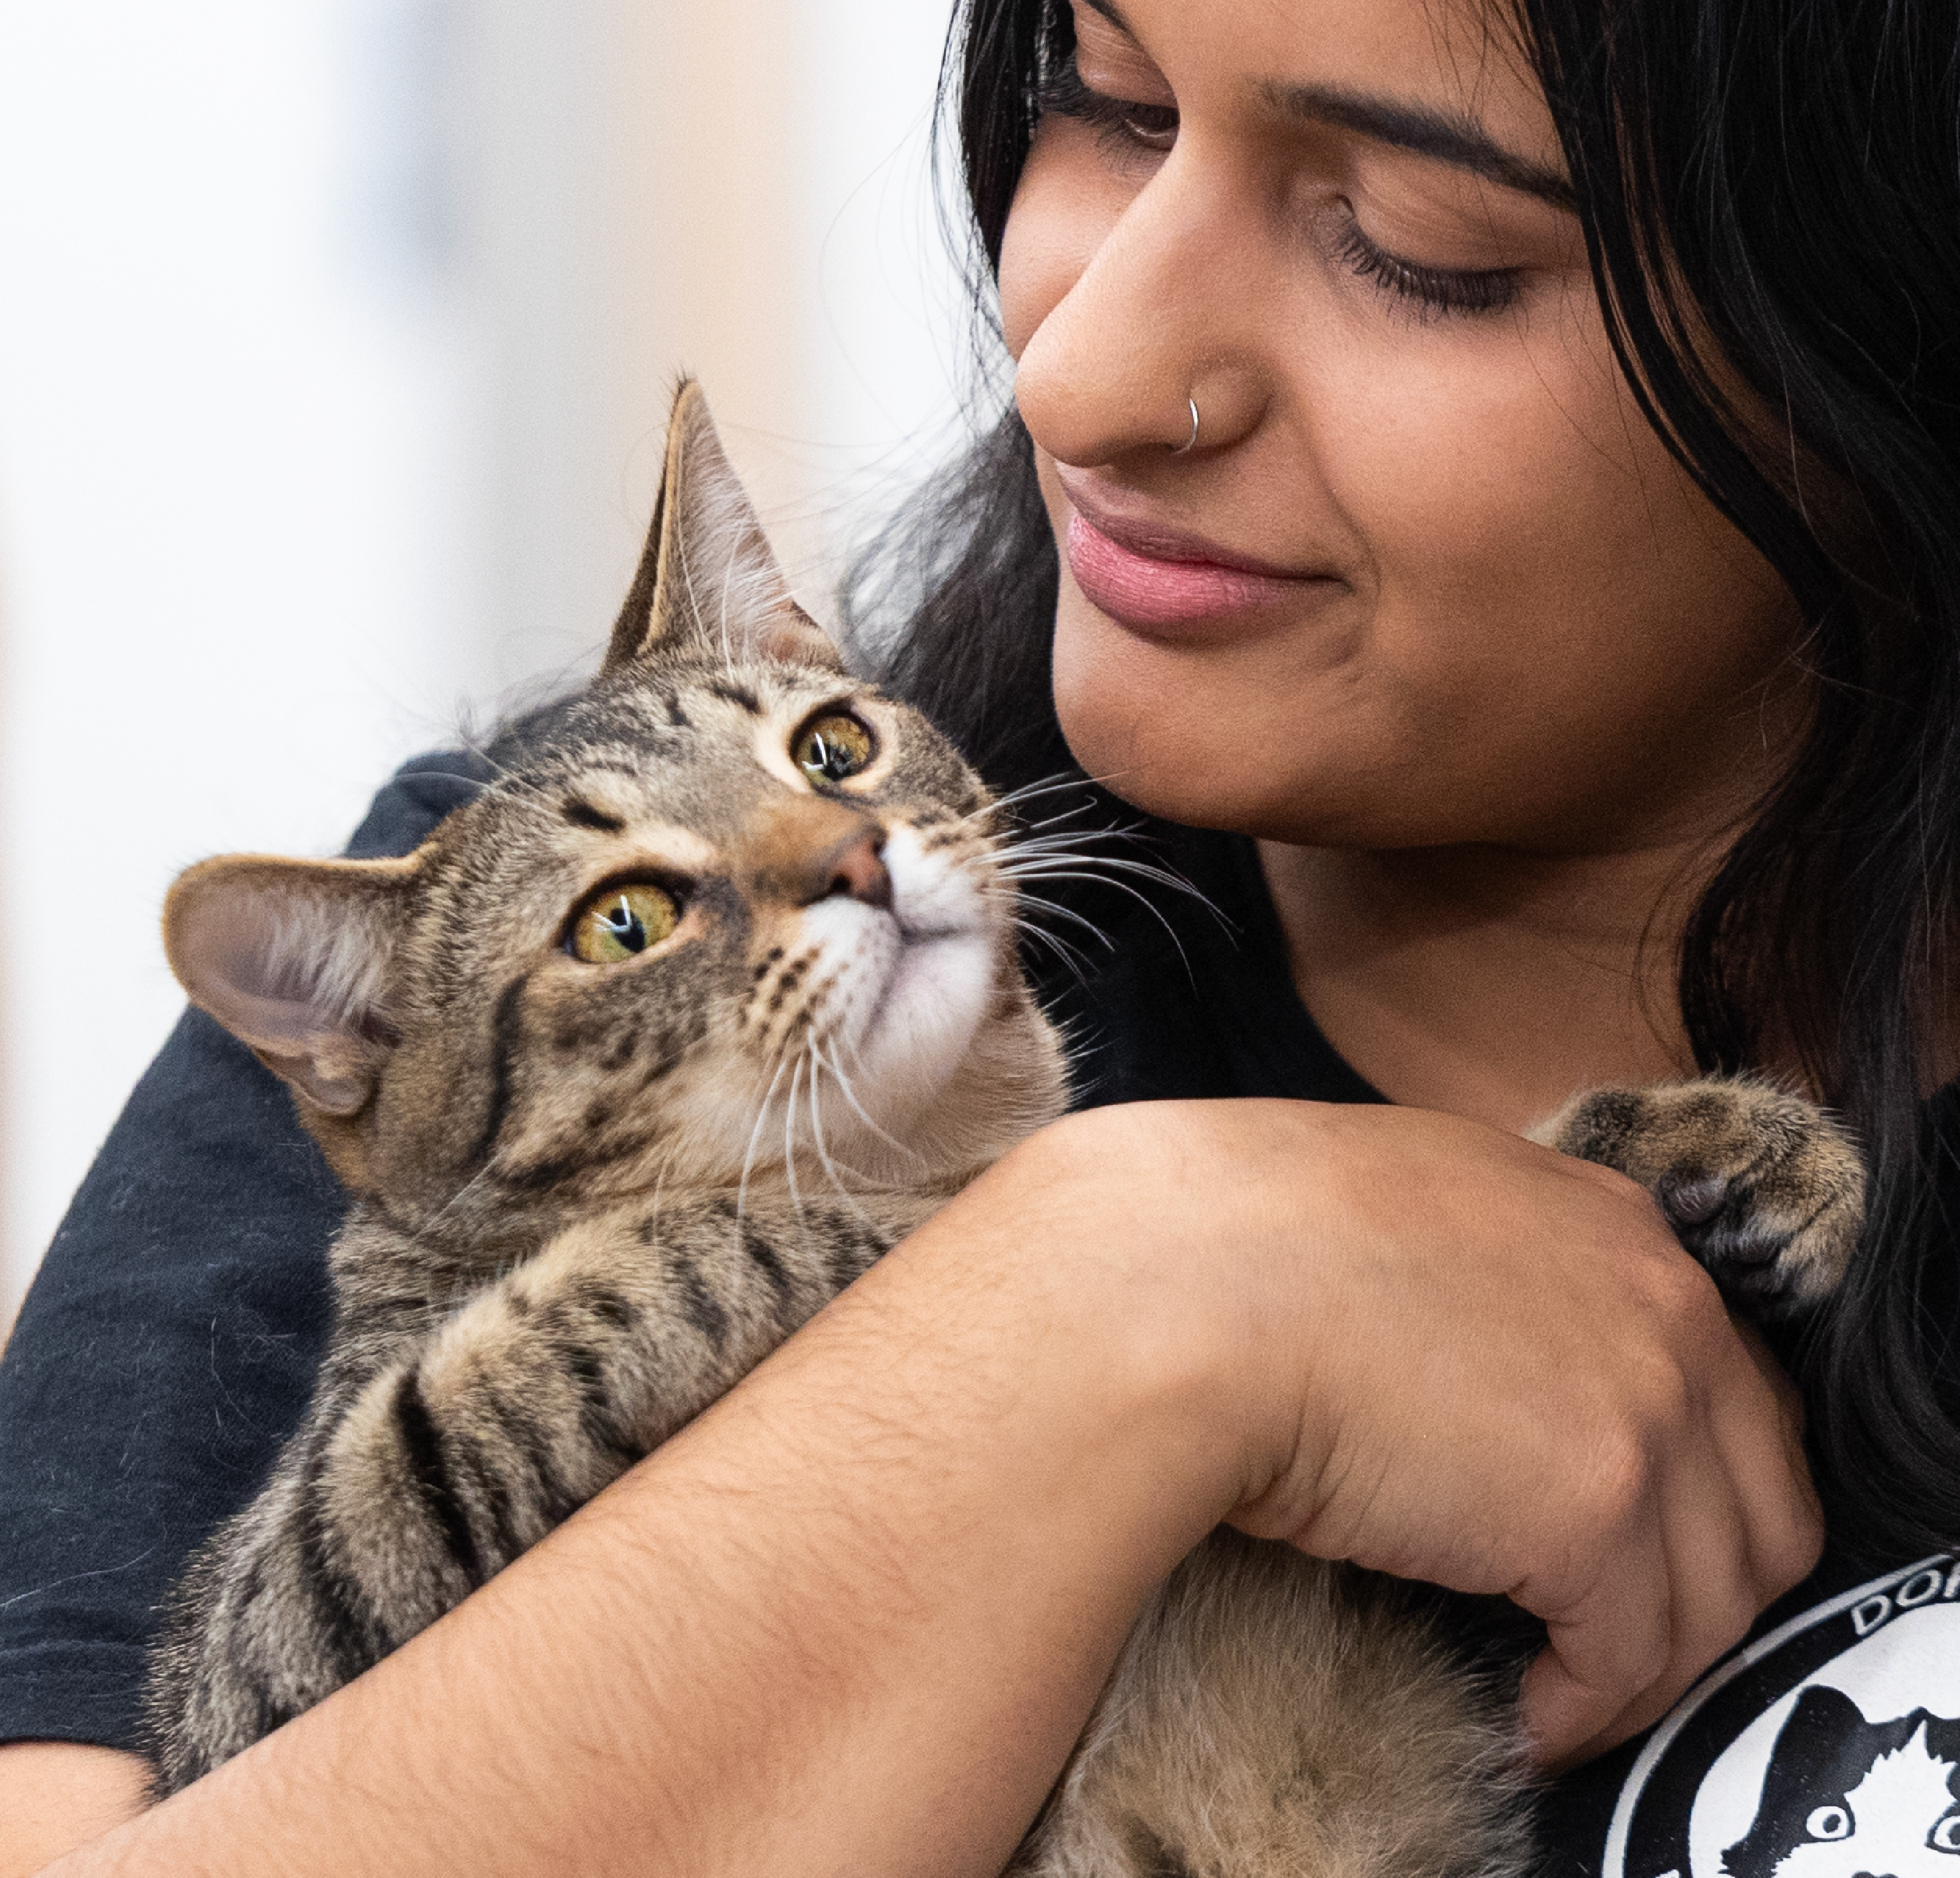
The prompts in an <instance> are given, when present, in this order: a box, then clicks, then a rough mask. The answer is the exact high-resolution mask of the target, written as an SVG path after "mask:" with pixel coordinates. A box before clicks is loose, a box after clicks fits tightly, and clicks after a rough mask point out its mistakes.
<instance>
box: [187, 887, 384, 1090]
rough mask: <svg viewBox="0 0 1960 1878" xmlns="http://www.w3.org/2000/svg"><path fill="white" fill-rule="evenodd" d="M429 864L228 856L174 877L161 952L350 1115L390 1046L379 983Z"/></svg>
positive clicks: (279, 1066)
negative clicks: (416, 887)
mask: <svg viewBox="0 0 1960 1878" xmlns="http://www.w3.org/2000/svg"><path fill="white" fill-rule="evenodd" d="M421 866H422V863H421V859H420V856H418V855H410V856H409V857H408V858H407V859H406V860H378V861H294V860H282V859H279V858H277V857H275V856H269V855H259V854H227V855H220V856H218V858H217V859H216V860H208V861H202V862H200V863H199V864H198V865H197V866H195V867H192V868H189V869H186V871H185V872H183V874H181V875H179V876H178V878H177V882H176V884H175V885H173V887H172V888H170V895H169V897H168V898H167V899H166V901H164V953H165V955H166V956H167V958H169V960H170V969H171V971H173V972H175V973H176V974H177V982H178V983H180V984H181V985H182V986H183V988H184V990H185V991H186V993H187V994H188V995H189V998H190V1001H191V1002H192V1003H193V1004H195V1005H196V1006H198V1008H199V1009H200V1010H202V1011H205V1012H209V1014H210V1015H212V1016H213V1017H215V1018H216V1019H217V1020H218V1022H219V1023H221V1025H224V1028H226V1029H227V1030H228V1031H230V1032H231V1034H232V1035H233V1036H234V1037H236V1038H238V1039H239V1041H240V1042H241V1043H243V1044H247V1046H249V1047H250V1049H251V1050H253V1053H254V1054H256V1056H257V1057H258V1058H259V1061H260V1062H262V1063H264V1064H265V1065H266V1067H267V1068H268V1069H271V1070H272V1072H273V1073H274V1074H275V1076H278V1077H280V1078H281V1079H282V1080H283V1081H285V1082H287V1083H288V1084H290V1085H291V1087H292V1088H293V1089H294V1092H295V1093H296V1094H298V1095H299V1096H300V1097H301V1098H303V1100H304V1102H305V1103H307V1104H310V1106H311V1107H313V1108H315V1109H317V1110H318V1111H320V1112H321V1113H322V1114H326V1115H336V1116H345V1115H352V1114H355V1113H357V1112H358V1111H359V1110H361V1108H363V1107H365V1106H366V1105H367V1103H368V1099H369V1098H370V1097H371V1096H372V1095H373V1094H374V1086H375V1084H376V1082H377V1080H378V1079H379V1078H380V1072H381V1069H382V1066H383V1064H385V1063H386V1062H387V1058H388V1055H389V1053H390V1050H392V1049H393V1047H394V1035H393V1031H392V1030H391V1028H390V1026H389V1024H388V1022H387V1018H386V1016H385V1015H384V1014H383V1009H382V991H383V980H384V978H385V975H386V971H387V963H388V960H389V958H390V955H392V954H393V950H394V948H395V945H396V941H397V939H399V936H400V934H401V932H402V930H403V927H404V926H405V925H406V923H407V920H408V916H409V909H410V907H411V905H412V901H413V898H414V891H415V885H416V882H417V879H418V876H419V875H420V872H421Z"/></svg>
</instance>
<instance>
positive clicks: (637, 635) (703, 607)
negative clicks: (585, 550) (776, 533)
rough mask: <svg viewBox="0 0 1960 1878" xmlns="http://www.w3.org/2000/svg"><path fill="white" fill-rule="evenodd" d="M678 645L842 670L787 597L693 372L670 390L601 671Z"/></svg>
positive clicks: (727, 657) (720, 655)
mask: <svg viewBox="0 0 1960 1878" xmlns="http://www.w3.org/2000/svg"><path fill="white" fill-rule="evenodd" d="M676 650H686V651H689V652H693V653H705V654H706V656H708V657H710V658H711V659H717V660H721V661H725V662H726V663H729V664H731V665H741V664H745V663H751V662H753V661H756V660H759V659H788V660H789V661H791V663H795V664H799V665H819V666H830V667H832V668H834V669H836V670H838V671H842V669H844V661H843V659H842V658H841V657H840V656H839V655H838V650H837V647H836V646H835V644H834V643H832V640H831V638H830V636H829V634H827V633H826V632H825V631H824V630H823V628H822V627H821V626H819V624H817V623H816V621H815V620H813V619H812V618H810V615H809V614H807V613H806V612H804V611H803V609H802V608H801V607H800V606H799V605H797V603H796V602H795V600H794V599H792V598H791V595H790V589H789V584H788V582H787V581H785V580H784V578H783V572H782V569H781V567H780V566H779V565H778V563H777V561H776V557H775V552H774V551H772V549H771V548H770V546H769V543H768V538H767V537H766V536H765V535H764V534H763V532H762V523H761V521H760V520H759V519H758V518H757V516H756V506H755V504H753V502H751V501H750V500H749V494H748V491H746V490H745V489H744V488H743V487H742V484H741V480H740V478H738V477H737V475H736V474H735V469H734V466H733V464H731V463H730V462H729V460H728V453H727V451H726V450H724V449H723V448H722V446H721V437H720V435H719V434H718V433H717V431H716V430H715V428H714V419H713V418H711V417H710V416H709V415H708V400H707V399H706V398H705V396H703V395H702V389H701V387H700V386H698V384H696V383H695V382H694V381H693V380H692V379H687V380H683V382H682V384H681V386H680V389H679V391H678V392H676V393H675V395H674V403H673V415H672V417H671V418H669V419H668V421H667V467H666V469H665V470H664V472H663V474H662V475H661V478H660V497H659V500H657V502H656V503H655V504H654V523H653V526H652V527H651V529H649V530H648V535H647V545H646V548H645V551H644V553H643V554H642V555H641V557H640V567H639V571H638V574H635V576H634V577H633V586H632V591H631V592H630V593H628V595H627V596H626V604H625V606H624V607H622V609H620V613H619V621H618V623H617V624H616V625H615V626H614V627H613V642H612V643H611V645H610V646H609V647H607V649H606V663H605V666H604V668H603V675H606V676H607V677H613V676H618V675H624V674H626V673H629V672H632V671H633V670H634V669H635V668H638V667H641V666H645V665H647V664H648V663H651V662H652V661H654V659H657V658H658V656H660V654H661V653H663V651H664V652H669V653H671V652H673V651H676Z"/></svg>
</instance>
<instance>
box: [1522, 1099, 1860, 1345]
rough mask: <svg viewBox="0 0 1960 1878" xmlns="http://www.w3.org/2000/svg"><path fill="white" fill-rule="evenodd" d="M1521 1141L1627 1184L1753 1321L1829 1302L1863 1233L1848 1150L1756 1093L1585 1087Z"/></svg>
mask: <svg viewBox="0 0 1960 1878" xmlns="http://www.w3.org/2000/svg"><path fill="white" fill-rule="evenodd" d="M1532 1136H1533V1138H1534V1139H1536V1140H1539V1141H1542V1142H1545V1144H1546V1145H1547V1146H1550V1147H1554V1148H1557V1149H1558V1150H1559V1151H1560V1152H1561V1153H1564V1154H1570V1155H1576V1156H1577V1158H1580V1160H1583V1161H1597V1162H1599V1163H1600V1164H1601V1165H1603V1166H1605V1167H1610V1168H1617V1169H1618V1171H1620V1172H1621V1173H1622V1174H1627V1175H1628V1176H1629V1177H1631V1178H1632V1179H1634V1180H1636V1181H1639V1182H1640V1184H1641V1185H1642V1186H1643V1187H1646V1188H1647V1190H1648V1191H1649V1192H1650V1193H1652V1194H1653V1196H1654V1200H1655V1203H1656V1205H1657V1206H1659V1208H1660V1209H1661V1212H1662V1214H1663V1217H1665V1218H1666V1220H1667V1222H1668V1224H1669V1225H1670V1226H1672V1228H1674V1231H1675V1236H1676V1237H1677V1238H1678V1239H1679V1240H1680V1241H1681V1242H1682V1244H1683V1245H1684V1246H1685V1247H1687V1248H1688V1250H1689V1251H1691V1253H1693V1254H1694V1256H1695V1257H1697V1258H1698V1259H1699V1260H1701V1263H1702V1264H1703V1265H1704V1266H1706V1267H1707V1269H1708V1271H1709V1273H1710V1275H1711V1276H1713V1278H1714V1279H1715V1281H1716V1282H1717V1284H1719V1285H1720V1286H1721V1287H1722V1289H1723V1292H1725V1293H1726V1294H1727V1295H1729V1297H1730V1298H1733V1300H1735V1301H1736V1302H1737V1303H1739V1304H1747V1305H1748V1306H1750V1307H1751V1308H1753V1309H1755V1310H1757V1311H1774V1310H1778V1309H1783V1308H1790V1307H1792V1306H1795V1305H1799V1304H1809V1303H1813V1302H1815V1301H1816V1300H1818V1299H1819V1298H1824V1297H1826V1296H1828V1295H1829V1294H1830V1292H1831V1291H1832V1290H1833V1289H1834V1288H1835V1287H1836V1285H1837V1284H1838V1281H1839V1280H1840V1279H1841V1278H1842V1277H1843V1276H1844V1271H1845V1269H1846V1267H1847V1266H1848V1264H1849V1263H1850V1258H1851V1254H1852V1253H1853V1250H1855V1249H1856V1247H1857V1242H1858V1235H1859V1232H1860V1229H1861V1228H1862V1227H1863V1223H1864V1212H1865V1170H1864V1164H1863V1162H1862V1161H1860V1158H1859V1157H1858V1154H1857V1150H1856V1149H1854V1148H1853V1146H1851V1144H1850V1142H1849V1141H1848V1140H1847V1139H1846V1138H1845V1136H1844V1133H1842V1131H1841V1130H1839V1128H1838V1126H1837V1125H1836V1124H1835V1123H1834V1122H1832V1121H1831V1119H1830V1117H1828V1116H1827V1115H1826V1114H1825V1113H1824V1112H1823V1111H1822V1110H1821V1109H1819V1108H1818V1107H1816V1106H1815V1104H1812V1103H1809V1102H1806V1101H1803V1100H1802V1099H1801V1098H1799V1097H1796V1096H1792V1095H1785V1094H1784V1093H1783V1092H1782V1091H1781V1090H1780V1089H1776V1088H1771V1087H1770V1086H1769V1085H1767V1084H1764V1083H1760V1082H1748V1081H1742V1080H1736V1081H1731V1080H1726V1079H1724V1080H1716V1079H1708V1080H1706V1081H1703V1082H1685V1083H1669V1084H1664V1085H1656V1086H1653V1087H1650V1088H1639V1089H1596V1090H1593V1091H1592V1092H1589V1093H1588V1094H1586V1095H1580V1096H1577V1097H1575V1098H1573V1101H1570V1102H1569V1103H1568V1104H1567V1105H1566V1106H1565V1107H1564V1108H1563V1109H1561V1111H1559V1113H1558V1114H1557V1115H1555V1116H1554V1117H1552V1118H1551V1120H1550V1121H1549V1122H1548V1123H1545V1124H1544V1125H1543V1126H1542V1127H1541V1128H1538V1129H1534V1130H1532Z"/></svg>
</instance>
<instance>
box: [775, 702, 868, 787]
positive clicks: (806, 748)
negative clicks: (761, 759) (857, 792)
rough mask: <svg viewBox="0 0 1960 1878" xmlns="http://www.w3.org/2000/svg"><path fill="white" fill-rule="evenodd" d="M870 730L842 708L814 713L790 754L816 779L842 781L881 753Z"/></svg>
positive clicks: (801, 730) (803, 769)
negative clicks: (816, 714)
mask: <svg viewBox="0 0 1960 1878" xmlns="http://www.w3.org/2000/svg"><path fill="white" fill-rule="evenodd" d="M877 748H878V746H877V743H876V742H874V741H873V739H872V736H871V733H870V731H868V730H867V729H865V727H864V726H863V725H862V724H861V723H859V722H858V720H857V719H856V718H854V717H848V716H847V715H846V714H845V713H844V712H842V711H841V710H833V711H826V712H825V713H824V714H823V716H822V717H814V718H812V719H811V720H810V722H809V723H807V724H805V725H804V726H803V728H802V729H800V730H799V731H798V732H797V736H796V742H794V744H792V745H791V746H790V755H791V757H792V758H794V759H795V762H796V766H797V768H798V769H800V770H801V771H803V774H804V775H806V776H807V777H809V778H810V780H811V781H812V782H813V783H818V784H819V785H822V784H824V783H841V782H842V781H843V780H844V779H845V777H847V776H855V775H856V774H858V771H860V770H861V769H863V768H864V767H866V766H867V764H869V763H870V761H871V758H873V756H874V755H877Z"/></svg>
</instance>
